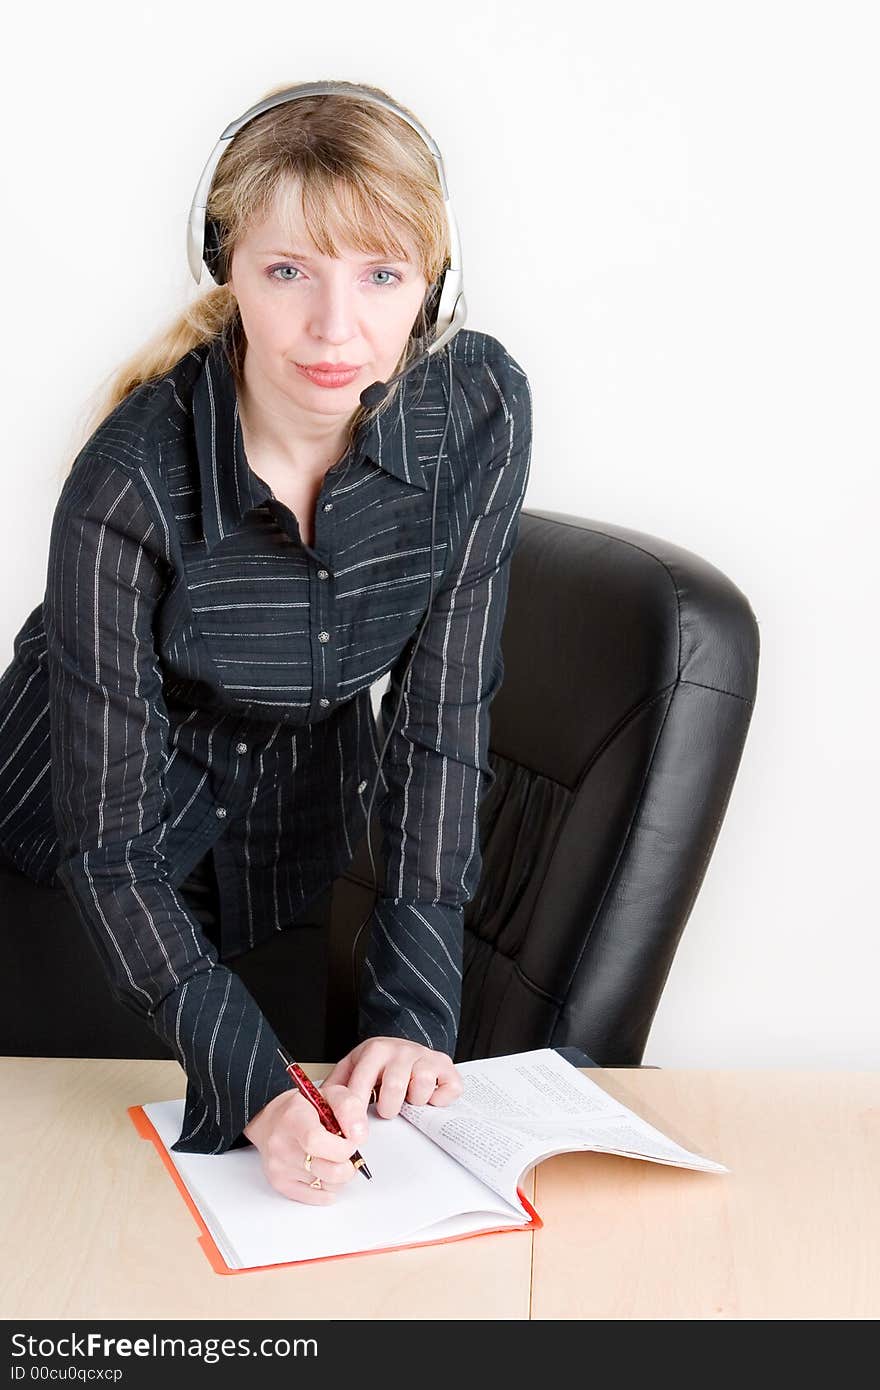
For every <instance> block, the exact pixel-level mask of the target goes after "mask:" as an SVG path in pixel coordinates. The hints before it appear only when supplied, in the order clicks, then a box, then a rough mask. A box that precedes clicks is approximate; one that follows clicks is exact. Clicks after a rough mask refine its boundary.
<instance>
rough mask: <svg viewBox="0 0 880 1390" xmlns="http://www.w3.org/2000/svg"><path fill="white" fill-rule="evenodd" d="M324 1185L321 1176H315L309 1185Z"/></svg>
mask: <svg viewBox="0 0 880 1390" xmlns="http://www.w3.org/2000/svg"><path fill="white" fill-rule="evenodd" d="M322 1185H323V1184H322V1183H321V1179H320V1178H315V1181H314V1182H310V1183H309V1187H321V1186H322Z"/></svg>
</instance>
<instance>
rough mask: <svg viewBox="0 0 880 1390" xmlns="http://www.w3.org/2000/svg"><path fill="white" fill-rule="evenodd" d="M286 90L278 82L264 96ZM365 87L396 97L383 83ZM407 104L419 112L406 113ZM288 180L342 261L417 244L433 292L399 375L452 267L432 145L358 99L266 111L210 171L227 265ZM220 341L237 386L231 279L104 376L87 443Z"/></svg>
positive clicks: (281, 196) (332, 97)
mask: <svg viewBox="0 0 880 1390" xmlns="http://www.w3.org/2000/svg"><path fill="white" fill-rule="evenodd" d="M290 85H291V84H290V83H282V84H281V85H279V86H277V87H272V88H271V89H270V90H269V91H267V92H264V93H263V97H261V98H259V100H263V99H264V98H265V97H269V96H274V95H276V94H277V93H278V92H282V91H284V90H285V89H286V87H288V86H290ZM360 85H365V84H360ZM365 89H366V91H368V92H372V93H373V94H374V95H376V96H379V97H384V98H386V99H388V100H392V98H389V97H388V93H387V92H384V91H383V90H382V89H381V88H380V87H366V88H365ZM254 104H255V103H254ZM396 104H397V105H400V103H399V102H396ZM401 109H402V110H404V111H406V112H407V114H408V115H413V113H412V112H411V111H409V109H408V108H407V107H402V108H401ZM293 182H296V184H298V185H299V188H300V189H301V198H302V212H303V217H304V220H305V225H306V230H307V232H308V234H309V236H310V237H311V238H312V241H313V242H314V243H315V245H316V246H317V248H318V250H319V251H320V252H321V253H322V254H323V255H326V256H337V255H338V254H339V245H340V244H341V243H343V242H345V243H350V244H351V245H353V246H354V247H356V248H357V250H358V251H360V252H361V253H362V254H364V255H369V254H378V255H390V256H393V257H394V258H400V257H403V256H406V255H407V254H408V248H407V247H406V246H405V245H404V240H409V241H410V242H412V243H414V245H415V247H416V254H417V259H418V269H419V270H420V271H421V273H422V274H423V275H424V277H425V279H426V281H427V283H428V292H427V293H426V295H425V299H424V302H423V304H422V307H421V310H420V312H419V314H418V316H417V318H416V321H415V323H414V325H413V328H412V331H411V333H410V336H409V340H408V342H407V344H406V346H405V348H404V351H403V352H402V354H401V357H400V360H399V361H398V363H397V365H396V366H395V368H394V371H395V372H398V371H402V370H403V369H404V367H406V366H407V365H408V364H409V362H410V361H412V359H413V358H414V357H416V356H417V355H418V353H419V351H420V350H421V349H422V346H423V342H422V340H423V339H424V338H425V337H426V335H427V332H428V325H427V307H428V304H429V302H430V301H431V299H432V296H433V294H434V292H435V291H436V288H437V281H438V280H439V278H440V276H441V274H442V272H443V271H444V270H445V269H446V267H447V266H448V265H449V263H450V250H451V248H450V246H449V228H448V224H447V220H446V213H445V209H444V206H443V191H442V189H441V187H440V181H439V178H438V176H437V167H436V165H435V163H434V159H433V156H432V155H431V152H430V150H429V149H428V147H427V146H426V144H425V142H424V141H423V140H422V138H421V136H420V135H419V134H418V133H417V131H415V130H413V128H412V127H411V126H410V125H408V124H407V122H406V121H404V120H402V119H401V118H400V117H399V116H397V115H396V114H395V113H394V112H393V111H389V110H388V109H387V108H386V107H383V106H377V105H375V104H374V103H373V102H368V101H363V100H361V99H359V98H358V97H357V96H356V95H353V94H350V95H349V94H341V93H333V94H325V95H322V96H311V97H301V98H299V99H298V100H296V101H291V102H285V103H282V104H280V105H278V106H274V107H272V108H271V109H270V110H268V111H264V112H263V113H262V114H261V115H259V116H257V117H255V118H254V119H253V120H251V121H249V122H248V124H247V125H245V126H243V127H242V128H241V130H239V131H238V132H237V134H236V135H235V136H234V138H233V139H232V140H231V141H230V143H229V146H228V148H227V149H226V150H225V151H224V153H223V156H222V158H221V160H220V162H219V164H218V165H217V169H216V172H215V174H214V180H213V185H212V188H211V194H210V198H209V200H208V206H207V212H206V216H207V217H210V218H211V219H213V220H214V221H215V222H216V223H217V224H218V228H219V231H220V237H221V250H222V253H223V257H224V259H225V264H226V265H227V266H228V265H230V264H231V261H232V254H233V251H234V249H235V246H236V244H237V242H238V241H239V240H240V239H241V238H242V237H243V236H244V235H245V233H246V231H247V229H248V227H249V226H250V225H251V223H252V222H253V221H261V220H262V219H263V218H264V217H266V216H268V215H269V214H270V212H271V211H272V210H273V209H274V210H277V211H278V214H279V216H280V217H281V219H282V221H283V220H284V214H285V201H286V195H289V193H290V191H291V185H292V183H293ZM287 201H288V203H289V198H288V199H287ZM401 233H403V238H401ZM220 336H223V337H225V339H226V342H227V344H228V347H229V350H230V358H231V360H232V364H233V372H234V376H235V379H236V381H237V383H239V384H240V381H241V369H242V364H243V361H244V348H245V347H246V343H245V339H244V333H243V328H242V323H241V317H240V314H239V312H238V304H237V301H236V298H235V295H234V294H233V292H232V290H231V288H230V287H229V285H228V284H224V285H215V284H212V286H211V288H209V289H208V290H206V291H204V292H201V293H199V295H198V297H197V298H196V299H194V300H193V301H192V303H190V304H188V305H187V306H186V308H184V309H183V310H182V311H181V312H180V313H179V314H178V315H177V316H176V318H174V319H173V321H172V322H171V323H170V324H168V325H167V326H166V327H164V328H162V329H161V330H160V331H159V332H158V333H157V334H156V335H155V336H154V337H153V338H152V339H150V340H149V342H147V343H146V344H144V345H142V346H141V347H139V348H138V350H137V351H136V352H135V353H134V354H133V355H132V356H131V357H129V358H128V359H127V360H126V361H125V362H124V363H123V364H122V365H121V366H120V367H118V368H117V369H116V370H115V371H114V372H113V374H112V375H111V377H110V379H109V382H108V381H107V379H106V378H105V381H104V383H102V386H101V387H99V388H98V393H96V394H97V402H96V404H94V405H93V407H92V410H91V412H90V414H89V417H88V420H87V423H86V426H85V435H84V438H83V443H85V442H87V441H88V440H89V439H90V438H91V436H92V434H93V433H94V432H95V431H96V430H97V428H98V426H99V425H100V424H102V423H103V421H104V420H106V418H107V417H108V416H109V415H110V414H112V412H113V411H114V410H115V409H116V407H117V406H118V405H119V404H120V403H121V402H122V401H124V400H125V398H126V397H127V396H128V395H130V394H131V392H132V391H134V390H136V389H137V388H138V387H139V386H141V385H143V384H144V383H145V382H148V381H153V380H158V379H159V378H160V377H162V376H164V375H165V374H166V372H168V371H169V369H170V368H171V367H172V366H173V365H174V364H175V363H176V362H178V361H179V360H180V359H181V357H183V356H185V355H186V353H188V352H191V351H192V349H193V348H196V347H199V346H202V345H204V344H206V343H209V342H211V341H212V340H213V339H214V338H217V337H220ZM399 385H400V384H399V383H395V385H394V386H393V387H392V388H391V390H390V391H389V393H388V395H387V396H386V398H385V400H383V401H382V402H381V403H380V404H379V405H378V406H375V407H373V408H372V409H369V410H368V409H365V408H364V407H363V406H361V405H359V406H358V408H357V410H356V412H355V414H354V416H353V418H352V420H351V422H350V426H349V443H350V442H351V441H352V440H353V439H354V437H355V434H356V433H357V431H358V430H359V428H360V427H361V425H362V424H363V423H364V422H365V421H366V420H367V419H368V418H370V417H371V416H376V415H379V414H382V413H384V411H386V410H387V409H389V407H390V406H391V405H392V404H393V402H394V400H395V398H396V395H397V392H398V390H399ZM81 447H82V445H80V446H79V448H81ZM78 452H79V450H77V453H78ZM74 461H75V459H73V460H71V461H70V463H69V465H68V467H67V469H66V470H65V471H67V472H69V471H70V467H72V464H73V462H74Z"/></svg>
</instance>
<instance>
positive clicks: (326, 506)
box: [324, 502, 333, 512]
mask: <svg viewBox="0 0 880 1390" xmlns="http://www.w3.org/2000/svg"><path fill="white" fill-rule="evenodd" d="M332 510H333V503H332V502H325V503H324V511H325V512H332Z"/></svg>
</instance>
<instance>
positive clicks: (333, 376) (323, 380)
mask: <svg viewBox="0 0 880 1390" xmlns="http://www.w3.org/2000/svg"><path fill="white" fill-rule="evenodd" d="M296 370H297V371H298V372H300V373H301V374H302V375H303V376H304V377H306V378H307V379H308V380H309V381H311V382H313V383H314V384H315V385H316V386H329V387H334V386H348V385H349V383H350V382H352V381H354V379H355V377H356V376H357V374H358V372H359V371H360V367H347V368H345V367H332V368H331V369H330V370H326V369H323V368H319V367H303V366H301V365H300V363H299V362H297V364H296Z"/></svg>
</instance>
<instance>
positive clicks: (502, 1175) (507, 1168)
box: [400, 1047, 730, 1203]
mask: <svg viewBox="0 0 880 1390" xmlns="http://www.w3.org/2000/svg"><path fill="white" fill-rule="evenodd" d="M456 1070H457V1071H458V1072H460V1073H461V1078H462V1082H463V1084H464V1091H463V1093H462V1095H461V1096H460V1097H459V1098H458V1100H456V1101H453V1102H452V1104H451V1105H447V1106H436V1105H410V1104H409V1102H408V1101H404V1103H403V1105H402V1106H401V1109H400V1113H401V1115H402V1116H403V1117H404V1118H405V1119H406V1120H408V1121H409V1123H410V1124H411V1125H414V1126H415V1128H416V1129H418V1130H419V1131H420V1132H421V1133H423V1134H425V1135H426V1136H427V1137H428V1138H430V1139H431V1140H433V1142H434V1143H435V1144H437V1145H439V1147H440V1148H442V1149H444V1150H445V1151H446V1153H448V1154H449V1155H450V1156H451V1157H453V1158H455V1159H457V1160H458V1162H459V1163H461V1164H463V1165H464V1167H465V1168H467V1169H468V1170H469V1171H470V1172H472V1173H474V1174H475V1175H476V1176H477V1177H478V1178H479V1179H480V1180H481V1181H482V1182H484V1183H485V1184H486V1186H487V1187H490V1188H491V1189H492V1190H493V1192H497V1193H498V1194H499V1196H501V1197H504V1198H505V1199H506V1200H507V1201H509V1202H511V1203H515V1202H517V1201H518V1198H517V1195H516V1188H517V1186H518V1185H519V1184H520V1183H521V1181H522V1178H523V1176H524V1175H525V1173H527V1172H528V1170H529V1168H531V1167H532V1166H533V1165H534V1164H536V1163H539V1162H541V1160H542V1159H545V1158H550V1157H551V1156H552V1155H553V1154H556V1153H570V1152H572V1151H577V1150H580V1149H593V1150H596V1151H597V1152H605V1153H616V1154H620V1155H621V1156H623V1157H626V1158H643V1159H648V1160H650V1161H652V1162H654V1163H669V1164H673V1165H675V1166H676V1167H682V1168H696V1169H699V1170H701V1171H704V1172H711V1173H727V1172H729V1171H730V1170H729V1169H728V1168H726V1167H725V1166H724V1164H722V1163H715V1162H714V1161H713V1160H712V1159H708V1158H704V1157H703V1156H702V1155H701V1154H697V1153H694V1152H692V1151H691V1150H689V1149H685V1148H682V1146H681V1145H680V1144H677V1143H676V1142H675V1141H674V1140H672V1139H669V1138H668V1137H667V1136H666V1135H664V1134H662V1133H661V1131H660V1130H658V1129H655V1128H654V1126H653V1125H649V1124H647V1123H646V1122H645V1121H644V1120H642V1119H640V1118H639V1116H638V1115H636V1114H635V1113H634V1112H633V1111H631V1110H628V1109H627V1108H626V1106H624V1105H622V1104H621V1103H620V1101H618V1100H615V1099H614V1098H613V1097H612V1096H609V1095H608V1094H606V1092H605V1091H603V1090H602V1088H601V1087H600V1086H597V1085H596V1083H595V1082H594V1081H591V1080H590V1079H589V1078H588V1077H586V1076H584V1075H583V1073H582V1072H580V1071H578V1070H577V1068H576V1067H573V1066H572V1065H571V1063H570V1062H566V1061H565V1059H564V1058H562V1057H560V1056H559V1054H558V1053H557V1052H554V1051H553V1049H552V1048H549V1047H548V1048H538V1049H536V1050H534V1051H532V1052H519V1053H513V1054H512V1055H510V1056H506V1057H486V1058H481V1059H479V1060H477V1061H472V1062H459V1063H457V1064H456Z"/></svg>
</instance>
